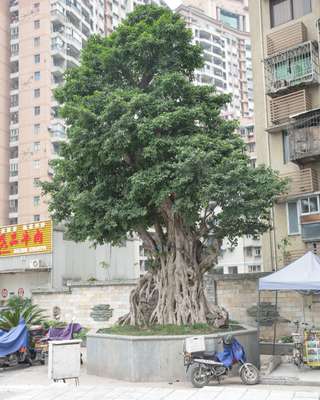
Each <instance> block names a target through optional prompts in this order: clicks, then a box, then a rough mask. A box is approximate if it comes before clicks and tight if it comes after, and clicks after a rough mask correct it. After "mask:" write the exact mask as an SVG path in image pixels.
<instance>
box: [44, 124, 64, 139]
mask: <svg viewBox="0 0 320 400" xmlns="http://www.w3.org/2000/svg"><path fill="white" fill-rule="evenodd" d="M48 130H49V131H50V136H51V141H52V142H60V141H64V140H65V139H66V128H65V126H64V125H62V124H60V123H56V124H51V125H50V126H49V128H48Z"/></svg>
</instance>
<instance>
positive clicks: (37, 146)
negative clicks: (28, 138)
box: [33, 142, 40, 153]
mask: <svg viewBox="0 0 320 400" xmlns="http://www.w3.org/2000/svg"><path fill="white" fill-rule="evenodd" d="M38 151H40V142H33V152H34V153H37V152H38Z"/></svg>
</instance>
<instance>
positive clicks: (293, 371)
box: [264, 363, 320, 390]
mask: <svg viewBox="0 0 320 400" xmlns="http://www.w3.org/2000/svg"><path fill="white" fill-rule="evenodd" d="M264 382H265V383H277V382H279V383H283V384H287V385H308V386H309V385H311V386H319V390H320V369H319V368H310V367H308V366H303V367H301V368H297V367H296V366H295V365H294V364H292V363H283V364H280V365H279V366H278V367H277V368H276V369H275V370H274V371H272V372H271V374H270V375H268V376H266V377H265V379H264Z"/></svg>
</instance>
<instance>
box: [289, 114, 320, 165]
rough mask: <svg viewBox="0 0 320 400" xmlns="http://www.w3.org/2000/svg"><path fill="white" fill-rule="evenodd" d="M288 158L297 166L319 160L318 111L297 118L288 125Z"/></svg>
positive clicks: (319, 120) (319, 123)
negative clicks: (297, 164)
mask: <svg viewBox="0 0 320 400" xmlns="http://www.w3.org/2000/svg"><path fill="white" fill-rule="evenodd" d="M289 158H290V161H293V162H296V163H299V164H300V163H301V164H303V163H305V162H310V161H316V160H318V159H319V158H320V109H318V110H314V111H310V112H308V113H306V114H303V115H302V116H297V117H296V118H294V119H293V122H292V123H291V124H290V125H289Z"/></svg>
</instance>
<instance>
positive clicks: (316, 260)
mask: <svg viewBox="0 0 320 400" xmlns="http://www.w3.org/2000/svg"><path fill="white" fill-rule="evenodd" d="M259 290H302V291H310V290H311V291H315V290H316V291H319V290H320V257H318V256H316V255H315V254H314V253H312V252H311V251H309V252H308V253H306V254H305V255H304V256H302V257H300V258H299V259H298V260H296V261H294V262H293V263H291V264H289V265H288V266H287V267H284V268H282V269H280V270H279V271H277V272H274V273H273V274H270V275H268V276H265V277H264V278H260V279H259Z"/></svg>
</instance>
